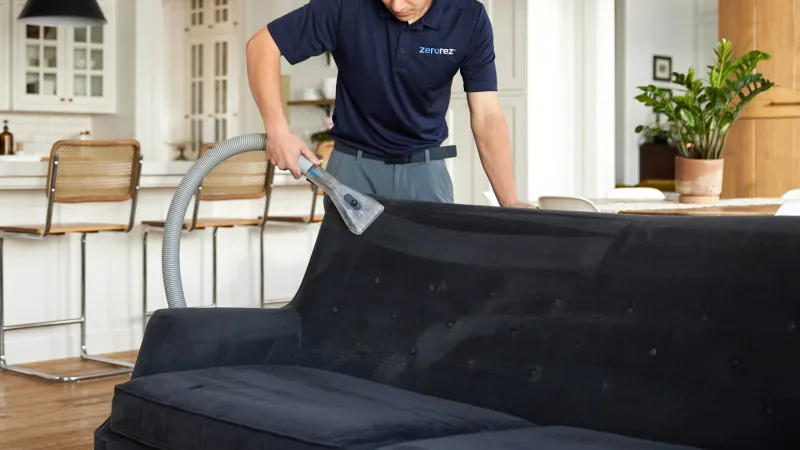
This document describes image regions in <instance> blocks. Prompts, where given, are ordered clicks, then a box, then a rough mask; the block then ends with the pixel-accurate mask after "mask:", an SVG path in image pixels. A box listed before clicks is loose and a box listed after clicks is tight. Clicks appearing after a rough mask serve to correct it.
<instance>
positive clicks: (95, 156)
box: [0, 140, 142, 382]
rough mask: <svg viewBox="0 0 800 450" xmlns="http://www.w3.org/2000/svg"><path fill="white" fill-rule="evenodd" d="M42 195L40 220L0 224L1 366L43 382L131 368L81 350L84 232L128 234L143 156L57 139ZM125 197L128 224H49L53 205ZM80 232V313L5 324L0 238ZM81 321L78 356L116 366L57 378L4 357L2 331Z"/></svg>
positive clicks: (131, 143) (121, 146) (135, 145)
mask: <svg viewBox="0 0 800 450" xmlns="http://www.w3.org/2000/svg"><path fill="white" fill-rule="evenodd" d="M49 161H50V162H49V166H48V174H47V181H46V187H45V195H47V213H46V216H45V221H44V224H39V225H13V226H0V369H2V370H7V371H9V372H15V373H18V374H22V375H30V376H34V377H38V378H41V379H44V380H47V381H56V382H73V381H82V380H88V379H95V378H102V377H108V376H115V375H122V374H127V373H130V372H131V371H132V370H133V364H132V363H129V362H127V361H118V360H114V359H109V358H104V357H98V356H92V355H90V354H89V353H88V351H87V348H86V317H87V315H86V235H87V234H95V233H105V232H114V233H128V232H130V231H131V229H132V228H133V225H134V220H135V216H136V204H137V199H138V194H139V180H140V179H141V173H142V170H141V169H142V154H141V149H140V145H139V142H137V141H135V140H120V141H78V140H63V141H59V142H56V143H55V144H54V145H53V148H52V150H51V152H50V159H49ZM125 201H130V203H131V208H130V216H129V218H128V223H127V224H116V223H65V224H54V223H53V222H52V219H53V209H54V205H55V204H56V203H72V204H75V203H97V202H125ZM71 234H80V236H81V280H80V289H81V315H80V317H78V318H72V319H61V320H52V321H47V322H36V323H24V324H17V325H6V324H5V322H4V320H5V319H4V318H3V311H4V309H5V304H4V296H3V292H4V285H3V242H4V240H5V238H26V239H40V240H41V239H45V238H48V237H51V236H67V235H71ZM74 324H80V327H81V348H80V356H81V358H82V359H85V360H90V361H95V362H99V363H103V364H107V365H110V366H114V367H116V369H112V370H107V371H102V372H96V373H89V374H84V375H77V376H60V375H52V374H48V373H44V372H38V371H34V370H30V369H27V368H23V367H19V366H14V365H9V364H8V363H7V362H6V359H5V333H6V332H9V331H15V330H24V329H32V328H41V327H53V326H62V325H74Z"/></svg>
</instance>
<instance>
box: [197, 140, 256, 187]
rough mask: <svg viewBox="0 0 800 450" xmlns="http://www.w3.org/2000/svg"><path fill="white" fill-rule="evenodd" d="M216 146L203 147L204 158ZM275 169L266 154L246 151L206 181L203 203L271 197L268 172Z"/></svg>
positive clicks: (200, 155)
mask: <svg viewBox="0 0 800 450" xmlns="http://www.w3.org/2000/svg"><path fill="white" fill-rule="evenodd" d="M215 145H216V144H215V143H207V144H203V146H202V147H201V148H200V152H199V155H198V157H202V156H203V154H205V153H206V152H207V151H209V150H211V149H212V148H213V147H214V146H215ZM269 170H272V166H271V164H269V163H268V162H267V158H266V155H265V153H264V151H263V150H262V151H252V152H245V153H240V154H238V155H235V156H233V157H230V158H228V159H226V160H225V161H223V162H222V163H220V164H219V165H217V166H216V167H215V168H214V169H212V170H211V172H210V173H209V174H208V175H207V176H206V177H205V178H204V179H203V184H202V189H201V191H200V199H201V200H203V201H220V200H252V199H259V198H263V197H264V196H266V195H267V185H268V182H267V181H268V178H267V175H268V171H269Z"/></svg>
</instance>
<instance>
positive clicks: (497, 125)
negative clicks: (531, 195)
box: [461, 6, 527, 206]
mask: <svg viewBox="0 0 800 450" xmlns="http://www.w3.org/2000/svg"><path fill="white" fill-rule="evenodd" d="M461 77H462V78H463V79H464V90H465V91H466V92H467V102H468V104H469V112H470V124H471V126H472V134H473V136H474V137H475V143H476V144H477V146H478V154H479V156H480V159H481V164H482V165H483V169H484V171H485V172H486V176H487V177H489V182H490V183H491V184H492V189H493V190H494V193H495V195H496V196H497V200H498V201H499V202H500V205H501V206H523V205H522V204H521V203H520V202H519V199H518V198H517V190H516V186H515V184H514V167H513V165H512V163H511V142H510V140H509V137H508V124H507V122H506V118H505V116H504V115H503V110H502V109H501V108H500V103H499V101H498V98H497V69H496V67H495V54H494V34H493V32H492V24H491V22H490V21H489V15H488V14H487V13H486V10H485V9H484V8H483V6H481V9H480V15H479V16H478V19H477V21H476V23H475V27H474V30H473V32H472V38H471V40H470V45H469V52H468V54H467V57H466V58H465V60H464V63H463V64H462V65H461ZM524 206H527V205H524Z"/></svg>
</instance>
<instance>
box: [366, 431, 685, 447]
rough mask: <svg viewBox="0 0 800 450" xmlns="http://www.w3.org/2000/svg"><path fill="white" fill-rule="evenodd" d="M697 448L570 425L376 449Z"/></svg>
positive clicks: (425, 441)
mask: <svg viewBox="0 0 800 450" xmlns="http://www.w3.org/2000/svg"><path fill="white" fill-rule="evenodd" d="M487 449H492V450H700V449H696V448H693V447H684V446H679V445H671V444H663V443H660V442H651V441H646V440H642V439H634V438H630V437H625V436H619V435H616V434H608V433H601V432H598V431H592V430H584V429H580V428H571V427H538V428H527V429H520V430H510V431H497V432H488V433H477V434H465V435H461V436H451V437H444V438H438V439H426V440H420V441H414V442H407V443H400V444H395V445H390V446H386V447H381V448H380V450H487Z"/></svg>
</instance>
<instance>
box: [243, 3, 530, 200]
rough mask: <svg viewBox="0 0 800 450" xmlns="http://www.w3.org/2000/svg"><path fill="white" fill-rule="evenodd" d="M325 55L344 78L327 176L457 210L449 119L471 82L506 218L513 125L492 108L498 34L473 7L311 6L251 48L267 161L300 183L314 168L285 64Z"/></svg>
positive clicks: (480, 137) (473, 118)
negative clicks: (297, 129) (460, 88)
mask: <svg viewBox="0 0 800 450" xmlns="http://www.w3.org/2000/svg"><path fill="white" fill-rule="evenodd" d="M325 51H329V52H330V53H331V54H332V55H333V57H334V60H335V61H336V64H337V66H338V69H339V74H338V83H337V87H336V105H335V113H334V117H333V119H334V127H333V129H332V130H331V135H332V137H333V138H334V151H333V153H332V154H331V157H330V159H329V161H328V163H327V170H328V172H330V173H331V174H332V175H333V176H335V177H336V178H337V179H339V180H340V181H341V182H342V183H344V184H346V185H348V186H350V187H352V188H353V189H356V190H359V191H361V192H364V193H370V194H376V195H379V196H384V197H393V198H404V199H412V200H422V201H433V202H446V203H451V202H453V185H452V181H451V179H450V175H449V173H448V171H447V169H446V167H445V163H444V159H445V158H451V157H454V156H456V152H455V147H454V146H444V147H443V146H441V144H442V142H443V141H444V140H445V139H446V138H447V132H448V129H447V123H446V121H445V114H446V112H447V109H448V104H449V102H450V91H451V84H452V82H453V78H454V77H455V75H456V73H457V72H458V71H461V77H462V78H463V80H464V88H465V91H466V92H467V101H468V103H469V111H470V123H471V127H472V132H473V135H474V137H475V142H476V143H477V147H478V151H479V155H480V159H481V163H482V164H483V167H484V170H485V171H486V174H487V176H488V178H489V181H490V182H491V184H492V187H493V189H494V192H495V194H496V196H497V198H498V201H499V202H500V204H501V205H503V206H526V207H527V206H529V205H527V204H523V203H521V202H520V201H519V200H518V198H517V194H516V190H515V186H514V177H513V168H512V164H511V148H510V142H509V138H508V128H507V123H506V119H505V117H504V116H503V112H502V110H501V108H500V105H499V102H498V98H497V74H496V70H495V53H494V39H493V33H492V26H491V23H490V22H489V17H488V15H487V13H486V10H485V9H484V6H483V5H482V4H481V3H479V2H478V1H476V0H310V1H309V3H308V4H306V5H305V6H303V7H301V8H298V9H296V10H294V11H292V12H290V13H288V14H286V15H285V16H283V17H280V18H278V19H276V20H275V21H273V22H271V23H269V24H268V25H267V27H265V28H263V29H261V30H260V31H258V32H257V33H256V34H255V35H254V36H253V37H251V38H250V40H249V41H248V43H247V73H248V77H249V82H250V89H251V91H252V94H253V97H254V99H255V102H256V104H257V105H258V108H259V110H260V112H261V116H262V118H263V120H264V127H265V131H266V134H267V136H268V138H267V148H266V153H267V158H268V159H269V161H271V162H272V163H273V164H275V165H277V167H278V168H280V169H288V170H290V171H291V172H292V174H293V175H294V177H295V178H299V177H300V176H301V174H300V171H299V169H298V167H297V158H298V156H299V155H300V154H303V155H305V157H306V158H308V159H309V160H310V161H311V162H313V163H319V160H318V159H317V158H316V157H315V156H314V154H313V153H312V152H311V151H310V150H309V149H308V147H307V146H306V145H305V144H304V142H303V141H302V140H301V139H300V138H299V137H298V136H296V135H295V134H293V133H292V132H291V131H289V126H288V122H287V119H286V117H285V116H284V114H283V108H282V106H281V88H280V86H281V82H280V76H281V69H280V57H281V55H283V56H284V57H285V58H286V60H287V61H288V62H289V63H290V64H297V63H299V62H302V61H305V60H306V59H308V58H310V57H312V56H317V55H320V54H322V53H323V52H325Z"/></svg>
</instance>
